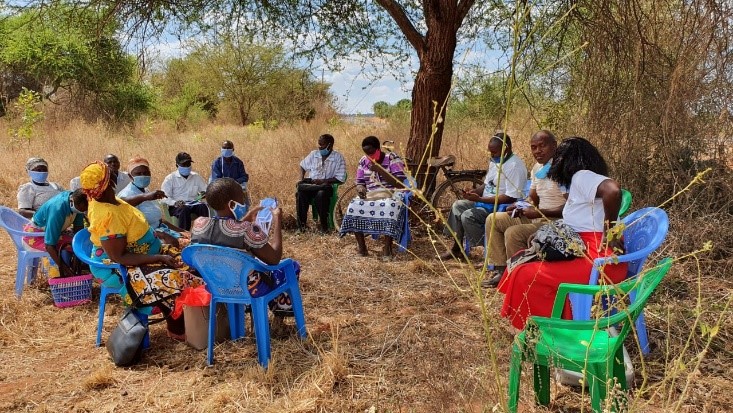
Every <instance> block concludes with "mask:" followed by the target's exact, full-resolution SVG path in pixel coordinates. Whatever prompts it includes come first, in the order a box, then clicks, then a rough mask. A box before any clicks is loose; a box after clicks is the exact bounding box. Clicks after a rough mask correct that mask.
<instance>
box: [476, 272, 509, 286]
mask: <svg viewBox="0 0 733 413" xmlns="http://www.w3.org/2000/svg"><path fill="white" fill-rule="evenodd" d="M503 275H504V272H498V271H497V272H495V273H494V276H493V277H491V278H490V279H488V280H483V281H481V287H483V288H496V287H497V286H498V285H499V283H500V282H501V277H502V276H503Z"/></svg>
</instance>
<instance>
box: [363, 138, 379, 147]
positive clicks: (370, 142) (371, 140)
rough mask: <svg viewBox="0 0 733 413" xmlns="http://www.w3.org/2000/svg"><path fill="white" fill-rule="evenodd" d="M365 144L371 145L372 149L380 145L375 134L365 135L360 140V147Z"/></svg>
mask: <svg viewBox="0 0 733 413" xmlns="http://www.w3.org/2000/svg"><path fill="white" fill-rule="evenodd" d="M367 145H369V146H371V147H372V148H374V149H379V148H381V146H382V145H381V144H380V143H379V138H377V137H376V136H367V137H366V138H364V140H363V141H361V146H362V147H364V146H367Z"/></svg>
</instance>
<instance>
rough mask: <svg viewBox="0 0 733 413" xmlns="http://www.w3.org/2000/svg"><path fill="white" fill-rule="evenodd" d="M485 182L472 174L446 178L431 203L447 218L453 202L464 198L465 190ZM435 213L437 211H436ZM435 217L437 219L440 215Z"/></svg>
mask: <svg viewBox="0 0 733 413" xmlns="http://www.w3.org/2000/svg"><path fill="white" fill-rule="evenodd" d="M483 183H484V181H483V180H482V179H481V178H476V177H472V176H459V177H455V178H453V179H449V180H446V181H445V182H443V183H442V184H440V185H439V186H438V188H437V189H436V190H435V193H433V197H432V198H430V203H431V204H433V208H435V209H436V210H437V211H439V212H440V213H441V214H442V215H443V217H446V218H447V217H448V214H449V213H450V208H451V206H452V205H453V203H454V202H455V201H457V200H459V199H463V191H468V190H471V189H474V188H476V187H478V186H481V185H483ZM434 214H436V213H435V212H434ZM435 218H436V221H437V218H438V216H436V217H435Z"/></svg>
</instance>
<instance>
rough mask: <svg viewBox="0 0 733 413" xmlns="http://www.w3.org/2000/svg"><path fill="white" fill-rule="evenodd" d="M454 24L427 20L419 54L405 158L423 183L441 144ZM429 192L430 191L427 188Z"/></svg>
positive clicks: (453, 45) (452, 52)
mask: <svg viewBox="0 0 733 413" xmlns="http://www.w3.org/2000/svg"><path fill="white" fill-rule="evenodd" d="M457 26H458V25H457V24H455V23H453V24H447V23H446V22H440V21H436V20H435V19H432V24H431V20H430V19H428V32H427V35H426V37H425V48H424V49H423V50H422V51H421V52H420V51H419V52H418V57H419V58H420V68H419V70H418V72H417V76H416V77H415V84H414V86H413V89H412V114H411V118H410V138H409V141H408V142H407V153H406V156H407V157H408V158H410V159H411V160H412V162H414V163H416V164H419V168H418V171H417V179H418V182H419V183H420V184H422V183H423V174H424V172H425V171H426V169H427V166H426V164H427V160H428V159H429V158H430V157H431V156H438V154H439V153H440V145H441V143H442V141H443V125H444V124H445V109H446V106H447V103H448V102H447V99H448V95H449V93H450V88H451V81H452V79H453V54H454V53H455V50H456V31H457ZM429 189H430V188H429Z"/></svg>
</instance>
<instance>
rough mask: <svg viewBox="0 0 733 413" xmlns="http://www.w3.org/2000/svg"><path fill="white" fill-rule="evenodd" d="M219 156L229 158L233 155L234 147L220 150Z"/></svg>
mask: <svg viewBox="0 0 733 413" xmlns="http://www.w3.org/2000/svg"><path fill="white" fill-rule="evenodd" d="M221 156H222V157H224V158H231V157H232V156H234V149H224V148H222V150H221Z"/></svg>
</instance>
